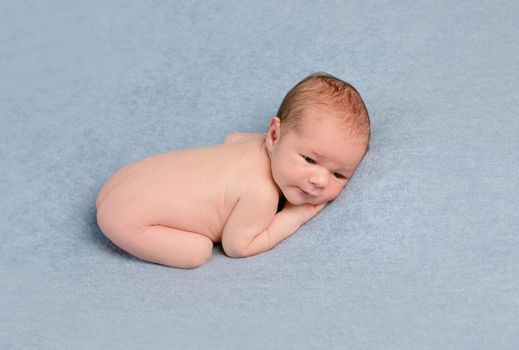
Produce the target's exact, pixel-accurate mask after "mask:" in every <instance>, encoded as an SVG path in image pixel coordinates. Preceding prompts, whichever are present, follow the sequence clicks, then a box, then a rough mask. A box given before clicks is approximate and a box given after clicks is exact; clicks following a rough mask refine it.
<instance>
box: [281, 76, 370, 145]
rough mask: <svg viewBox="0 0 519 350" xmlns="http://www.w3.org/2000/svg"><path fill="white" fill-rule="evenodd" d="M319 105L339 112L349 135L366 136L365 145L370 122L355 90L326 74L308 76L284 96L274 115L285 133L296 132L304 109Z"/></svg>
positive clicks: (364, 106) (368, 134)
mask: <svg viewBox="0 0 519 350" xmlns="http://www.w3.org/2000/svg"><path fill="white" fill-rule="evenodd" d="M311 105H323V106H326V107H332V108H333V109H334V110H337V111H340V112H343V113H341V120H343V121H344V122H345V124H344V125H345V127H346V128H347V129H348V130H349V131H350V132H351V133H352V134H353V135H367V136H368V144H369V138H370V134H371V123H370V120H369V114H368V110H367V108H366V105H365V104H364V101H362V98H361V97H360V94H359V93H358V91H357V90H356V89H355V88H354V87H353V86H352V85H350V84H349V83H347V82H345V81H343V80H341V79H339V78H336V77H334V76H333V75H330V74H328V73H324V72H317V73H313V74H310V75H309V76H307V77H306V78H304V79H303V80H301V81H300V82H299V83H297V84H296V85H295V86H294V87H293V88H292V89H290V91H289V92H288V93H287V95H286V96H285V98H284V99H283V102H282V103H281V106H280V107H279V110H278V113H277V116H278V117H279V119H280V120H281V124H282V125H283V126H285V127H286V130H291V129H295V130H297V126H298V123H299V121H300V119H301V117H302V116H303V114H304V111H305V109H306V108H307V107H309V106H311Z"/></svg>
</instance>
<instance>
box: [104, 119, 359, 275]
mask: <svg viewBox="0 0 519 350" xmlns="http://www.w3.org/2000/svg"><path fill="white" fill-rule="evenodd" d="M324 113H329V111H319V110H315V111H313V114H312V115H313V116H314V119H312V120H311V119H310V118H308V122H306V121H303V124H305V123H306V125H303V127H302V128H301V130H300V131H297V132H296V131H286V130H285V131H284V132H283V133H282V132H281V125H280V122H279V118H277V117H274V118H273V119H272V120H271V122H270V125H269V129H268V132H267V134H249V133H233V134H230V135H229V136H228V137H227V138H226V140H225V143H224V144H220V145H214V146H208V147H201V148H195V149H187V150H178V151H172V152H168V153H164V154H160V155H156V156H152V157H149V158H146V159H144V160H141V161H138V162H134V163H132V164H130V165H128V166H126V167H124V168H122V169H120V170H119V171H117V172H116V173H115V174H114V175H113V176H112V177H111V178H110V179H109V180H108V182H107V183H106V184H105V185H104V186H103V188H102V189H101V191H100V193H99V195H98V197H97V200H96V207H97V220H98V224H99V227H100V228H101V230H102V231H103V233H104V234H105V235H106V236H107V237H108V238H109V239H110V240H112V241H113V242H114V243H115V244H116V245H118V246H119V247H121V248H122V249H124V250H126V251H128V252H129V253H131V254H133V255H135V256H137V257H139V258H140V259H143V260H146V261H149V262H153V263H157V264H162V265H167V266H173V267H179V268H194V267H198V266H200V265H202V264H204V263H206V262H207V261H208V260H209V259H210V258H211V255H212V248H213V243H217V242H222V246H223V248H224V251H225V253H226V254H227V255H229V256H231V257H246V256H251V255H255V254H258V253H261V252H264V251H267V250H270V249H272V248H273V247H274V246H276V245H277V244H278V243H279V242H281V241H282V240H284V239H285V238H287V237H288V236H290V235H291V234H293V233H294V232H295V231H296V230H297V229H298V228H299V227H300V226H301V225H302V224H304V223H305V222H307V221H308V220H310V219H311V218H312V217H314V216H315V215H316V214H317V213H318V212H319V211H320V210H321V209H322V208H323V207H324V206H325V205H326V203H328V201H330V200H332V199H333V198H335V197H337V195H338V194H339V193H340V191H341V190H342V189H343V188H344V186H346V184H347V178H349V177H351V176H352V175H353V172H354V170H355V168H356V167H357V166H358V164H359V163H360V161H361V160H362V157H363V156H364V153H365V149H366V146H367V141H366V140H364V139H362V138H360V139H359V138H351V137H350V138H349V137H345V136H344V135H345V132H344V130H343V129H340V128H338V125H337V123H338V121H336V120H335V119H334V118H327V119H322V120H321V119H320V116H321V115H323V114H324ZM316 123H317V124H316ZM317 126H318V127H317ZM317 129H319V130H321V131H320V132H316V130H317ZM313 152H315V153H313ZM303 153H304V154H303ZM281 194H283V195H284V196H285V197H286V199H287V204H286V205H285V207H284V208H283V210H281V211H280V212H278V213H276V211H277V205H278V201H279V197H280V195H281Z"/></svg>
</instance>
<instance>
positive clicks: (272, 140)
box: [266, 116, 281, 152]
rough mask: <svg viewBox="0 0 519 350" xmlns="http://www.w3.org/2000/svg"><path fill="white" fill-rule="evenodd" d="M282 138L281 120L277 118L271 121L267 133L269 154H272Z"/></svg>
mask: <svg viewBox="0 0 519 350" xmlns="http://www.w3.org/2000/svg"><path fill="white" fill-rule="evenodd" d="M280 136H281V119H279V118H278V117H277V116H276V117H273V118H272V119H271V120H270V123H269V128H268V131H267V141H266V144H267V149H268V150H269V152H272V150H273V149H274V145H275V144H276V143H277V142H278V140H279V137H280Z"/></svg>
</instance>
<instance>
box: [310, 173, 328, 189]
mask: <svg viewBox="0 0 519 350" xmlns="http://www.w3.org/2000/svg"><path fill="white" fill-rule="evenodd" d="M329 178H330V174H329V172H328V170H326V169H316V171H315V172H314V173H312V176H311V177H310V183H311V184H312V185H314V186H315V187H318V188H323V187H326V185H327V184H328V180H329Z"/></svg>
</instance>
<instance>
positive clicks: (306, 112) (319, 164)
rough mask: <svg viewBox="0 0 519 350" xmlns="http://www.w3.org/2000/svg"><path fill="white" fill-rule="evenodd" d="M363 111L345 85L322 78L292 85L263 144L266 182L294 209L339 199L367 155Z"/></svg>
mask: <svg viewBox="0 0 519 350" xmlns="http://www.w3.org/2000/svg"><path fill="white" fill-rule="evenodd" d="M370 134H371V127H370V120H369V116H368V111H367V109H366V106H365V105H364V102H363V101H362V98H361V97H360V95H359V93H358V92H357V90H355V88H354V87H353V86H351V85H350V84H348V83H346V82H344V81H342V80H340V79H338V78H336V77H334V76H331V75H329V74H326V73H315V74H311V75H310V76H308V77H306V78H305V79H303V80H301V81H300V82H299V83H297V84H296V85H295V86H294V87H293V88H292V89H291V90H290V91H289V92H288V93H287V95H286V96H285V98H284V99H283V102H282V103H281V106H280V107H279V111H278V113H277V115H276V116H275V117H274V118H272V120H271V121H270V124H269V129H268V133H267V138H266V145H267V151H268V154H269V156H270V160H271V169H272V177H273V178H274V181H275V182H276V183H277V185H278V187H279V188H280V190H281V192H282V193H283V194H284V196H285V197H286V198H287V200H288V201H289V202H290V203H292V204H295V205H298V204H303V203H311V204H320V203H324V202H328V201H330V200H332V199H334V198H335V197H337V196H338V195H339V193H340V192H341V190H342V189H343V188H344V187H345V186H346V184H347V183H348V180H349V179H350V178H351V176H352V175H353V173H354V171H355V169H356V168H357V166H358V165H359V164H360V162H361V161H362V159H363V158H364V156H365V154H366V152H367V151H368V149H369V140H370Z"/></svg>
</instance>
